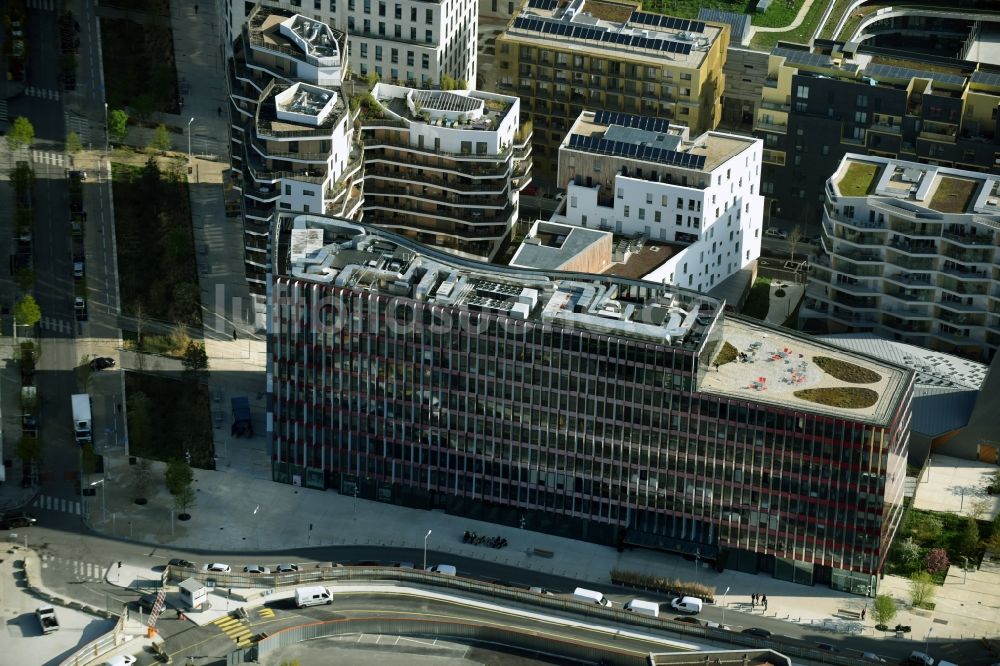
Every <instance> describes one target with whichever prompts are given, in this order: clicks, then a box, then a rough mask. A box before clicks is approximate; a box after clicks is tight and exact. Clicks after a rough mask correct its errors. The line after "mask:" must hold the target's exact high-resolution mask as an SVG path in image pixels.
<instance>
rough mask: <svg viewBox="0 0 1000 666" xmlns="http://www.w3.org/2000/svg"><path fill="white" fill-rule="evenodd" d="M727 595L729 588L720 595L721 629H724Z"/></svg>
mask: <svg viewBox="0 0 1000 666" xmlns="http://www.w3.org/2000/svg"><path fill="white" fill-rule="evenodd" d="M728 594H729V587H726V591H725V592H723V593H722V628H723V629H725V628H726V595H728Z"/></svg>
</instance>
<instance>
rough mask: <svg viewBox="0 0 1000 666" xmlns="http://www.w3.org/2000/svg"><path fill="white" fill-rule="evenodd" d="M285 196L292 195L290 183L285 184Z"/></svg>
mask: <svg viewBox="0 0 1000 666" xmlns="http://www.w3.org/2000/svg"><path fill="white" fill-rule="evenodd" d="M285 196H286V197H290V196H292V186H291V185H285Z"/></svg>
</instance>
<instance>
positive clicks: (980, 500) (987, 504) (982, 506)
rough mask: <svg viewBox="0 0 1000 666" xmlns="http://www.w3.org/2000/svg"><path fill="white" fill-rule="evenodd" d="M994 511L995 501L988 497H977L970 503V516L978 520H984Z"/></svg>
mask: <svg viewBox="0 0 1000 666" xmlns="http://www.w3.org/2000/svg"><path fill="white" fill-rule="evenodd" d="M992 509H993V501H992V500H990V499H987V498H986V497H977V498H976V499H974V500H972V502H970V503H969V515H970V516H972V517H973V518H975V519H976V520H982V519H983V518H984V517H986V516H988V515H989V513H990V511H991V510H992Z"/></svg>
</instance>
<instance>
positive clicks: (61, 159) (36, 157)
mask: <svg viewBox="0 0 1000 666" xmlns="http://www.w3.org/2000/svg"><path fill="white" fill-rule="evenodd" d="M31 161H32V162H41V163H42V164H53V165H55V166H66V164H65V162H66V156H65V155H63V154H62V153H56V152H53V151H50V150H32V151H31Z"/></svg>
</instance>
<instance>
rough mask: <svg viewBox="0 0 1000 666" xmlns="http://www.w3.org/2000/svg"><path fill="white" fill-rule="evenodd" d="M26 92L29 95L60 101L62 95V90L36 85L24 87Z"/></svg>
mask: <svg viewBox="0 0 1000 666" xmlns="http://www.w3.org/2000/svg"><path fill="white" fill-rule="evenodd" d="M24 94H25V95H27V96H28V97H38V98H41V99H51V100H52V101H54V102H58V101H59V98H60V97H62V92H61V91H59V90H56V89H55V88H38V87H36V86H28V87H27V88H25V89H24Z"/></svg>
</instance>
